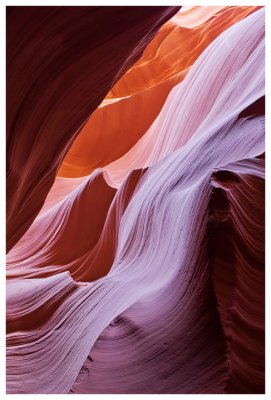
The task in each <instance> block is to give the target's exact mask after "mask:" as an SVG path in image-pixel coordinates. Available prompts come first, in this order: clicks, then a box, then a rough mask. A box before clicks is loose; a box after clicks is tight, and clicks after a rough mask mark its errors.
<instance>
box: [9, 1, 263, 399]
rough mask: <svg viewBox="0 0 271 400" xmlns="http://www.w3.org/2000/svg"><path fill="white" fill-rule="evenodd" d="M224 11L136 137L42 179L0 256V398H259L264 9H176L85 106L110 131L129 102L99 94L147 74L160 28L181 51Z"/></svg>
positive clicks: (162, 43) (261, 331) (163, 39)
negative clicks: (93, 105)
mask: <svg viewBox="0 0 271 400" xmlns="http://www.w3.org/2000/svg"><path fill="white" fill-rule="evenodd" d="M49 8H50V7H49ZM107 8H108V13H109V14H110V13H111V11H110V10H112V8H111V7H104V10H105V11H104V13H105V14H106V9H107ZM128 8H129V7H128ZM53 9H54V8H53ZM75 9H76V7H75ZM158 9H159V11H158ZM95 10H96V9H95ZM98 10H100V9H98ZM161 10H163V12H166V11H165V10H166V9H165V8H157V12H158V14H159V13H161V12H162V11H161ZM93 11H94V8H93ZM96 12H97V13H98V15H99V12H100V11H99V12H98V11H96ZM146 12H147V11H146ZM163 12H162V14H163ZM174 12H175V14H176V10H175V9H174ZM167 13H173V10H172V9H170V11H169V10H168V9H167ZM223 13H224V16H225V21H228V22H227V23H228V24H229V27H228V29H226V28H225V29H222V31H221V33H220V34H219V35H218V34H215V35H214V37H213V39H212V40H211V41H210V43H209V44H208V45H207V46H206V48H205V50H203V51H201V52H199V53H198V54H197V56H196V59H195V60H194V61H193V64H192V65H191V67H190V68H189V71H188V73H187V74H186V75H185V76H184V77H183V80H182V81H181V82H179V83H178V84H177V85H176V86H175V87H174V88H173V89H172V90H171V91H170V94H169V96H168V97H167V99H166V100H165V101H164V100H163V103H164V104H163V105H162V109H161V112H160V113H159V115H158V116H157V118H156V119H155V121H154V122H153V123H152V125H151V126H150V128H149V129H147V130H146V132H144V133H143V136H142V137H141V139H140V140H139V141H138V142H137V143H136V144H135V145H133V147H132V148H131V149H128V151H127V150H124V152H125V154H124V155H123V156H122V157H121V158H119V159H117V160H115V161H114V162H112V163H111V164H109V165H107V166H105V167H103V168H100V167H99V166H96V167H93V168H94V170H93V171H91V172H90V173H88V174H87V176H79V177H72V178H67V177H57V178H56V179H55V181H54V185H53V186H52V188H51V190H50V191H49V194H48V196H47V198H46V201H45V203H44V204H43V207H41V205H40V207H39V210H38V211H37V216H36V218H35V220H34V222H33V223H32V225H31V227H30V228H29V229H27V231H26V233H25V234H24V235H22V236H21V237H20V239H19V240H18V241H17V243H16V244H15V245H14V246H13V248H12V249H11V250H10V251H9V253H8V255H7V346H6V351H7V356H6V362H7V373H6V377H7V393H10V394H12V393H21V394H22V393H25V394H45V393H46V394H53V393H54V394H60V393H74V394H77V393H78V394H94V393H97V394H112V393H114V394H125V393H126V394H135V393H138V394H142V393H146V394H151V393H152V394H153V393H154V394H177V393H179V394H192V393H193V394H207V393H210V394H226V393H264V390H265V389H264V387H265V370H264V368H265V348H264V346H265V343H264V340H265V298H264V290H265V271H264V267H265V254H264V253H265V251H264V241H265V237H264V225H265V221H264V217H265V212H264V210H265V204H264V195H265V190H264V181H265V173H264V171H265V165H264V163H265V97H264V95H265V84H264V78H265V75H264V68H265V64H264V61H265V60H264V54H265V53H264V24H265V18H264V8H258V7H257V8H254V9H253V10H252V8H251V7H241V8H240V7H228V8H225V7H223V8H219V7H210V8H209V7H204V8H195V7H192V8H191V7H186V8H182V12H181V13H178V14H176V15H175V17H174V18H173V20H171V21H170V23H169V24H166V25H164V27H163V28H162V30H161V31H160V32H159V34H158V35H157V36H155V38H154V39H153V42H151V45H150V46H149V47H147V49H146V52H145V53H144V55H143V57H142V59H141V60H139V61H138V62H137V64H135V65H134V68H132V69H130V70H128V71H127V72H126V74H125V75H123V78H121V79H120V80H119V89H118V84H117V85H116V86H115V87H114V88H113V90H112V91H111V92H109V94H108V96H107V98H106V100H105V102H107V103H104V104H103V105H102V107H100V108H99V109H98V110H100V109H103V108H104V110H105V111H104V116H105V115H107V114H106V113H108V118H109V120H108V121H110V112H111V111H112V110H113V106H114V105H116V107H117V105H118V104H121V102H123V104H126V106H127V107H128V108H129V107H130V106H131V104H132V103H129V102H128V100H127V102H126V100H125V99H124V98H123V99H121V100H117V99H116V97H115V98H114V96H115V95H116V93H117V90H123V91H125V90H128V89H129V85H128V84H127V85H125V84H124V82H129V79H130V77H129V76H131V75H132V74H134V75H135V76H137V75H136V74H137V72H138V73H140V71H141V69H143V67H144V66H143V64H144V57H145V62H146V69H148V68H150V71H151V68H154V66H153V67H151V65H152V64H153V62H154V61H153V60H154V59H155V57H154V54H155V48H156V47H155V46H157V43H161V46H160V47H161V51H162V47H163V45H164V44H165V43H166V42H167V39H168V38H169V37H170V35H167V32H168V29H169V27H170V26H173V24H175V25H174V26H175V28H174V31H173V32H177V31H178V29H179V28H176V27H177V25H178V26H179V25H180V24H181V23H180V21H183V22H182V23H183V25H184V27H185V29H186V30H187V37H188V39H187V40H188V41H189V35H190V34H191V35H193V32H192V31H193V30H194V29H203V27H205V28H206V32H207V31H208V27H209V28H210V26H213V28H214V26H216V25H212V24H216V23H217V24H218V25H219V26H220V27H221V25H220V22H221V20H220V17H219V16H221V15H223ZM242 13H244V14H242ZM241 14H242V15H243V17H241V18H239V17H240V15H241ZM248 14H249V15H248ZM226 16H228V20H227V18H226ZM122 17H124V16H120V17H119V18H120V20H121V21H122ZM135 18H136V16H135ZM150 18H151V19H152V18H153V20H155V16H154V14H152V16H150ZM159 18H161V14H159V17H158V16H157V15H156V20H157V21H158V20H159V21H161V19H159ZM162 18H165V19H166V17H165V15H164V14H163V17H162ZM143 19H144V18H143ZM219 21H220V22H219ZM230 21H231V22H230ZM142 23H143V22H142ZM159 23H160V22H159ZM225 23H226V22H225ZM127 24H128V22H127ZM139 25H140V26H141V24H140V23H139ZM143 25H144V24H143ZM154 25H155V26H156V24H154ZM103 26H104V25H103ZM144 26H145V25H144ZM145 27H146V26H145ZM188 27H189V28H188ZM192 28H193V29H192ZM205 28H204V29H205ZM61 29H63V27H61ZM78 29H79V28H78ZM93 29H94V28H93ZM133 29H134V27H132V26H131V31H133ZM142 29H143V28H142ZM191 30H192V31H191ZM79 31H80V29H79ZM106 32H107V34H108V36H109V37H110V32H109V30H108V31H107V30H106ZM140 32H141V33H142V30H141V28H140ZM162 34H163V35H164V36H163V38H162ZM123 40H124V39H123ZM175 40H176V39H175ZM143 41H144V43H145V44H146V42H145V39H143ZM159 41H161V42H159ZM191 43H192V42H190V46H192V45H191ZM105 44H106V42H105ZM152 44H153V47H152ZM168 44H169V46H166V48H164V50H163V51H164V52H165V53H164V54H165V55H166V54H167V52H168V53H170V49H171V45H172V44H171V42H170V41H169V42H168ZM111 45H112V43H111ZM144 46H145V45H144ZM177 47H178V46H177ZM133 49H134V48H133ZM126 50H127V49H126ZM133 51H134V50H133ZM133 51H132V52H131V54H132V55H131V57H132V58H133V56H134V52H133ZM125 54H126V56H127V54H128V53H125ZM126 56H125V57H126ZM158 59H159V57H158ZM169 59H170V55H169ZM126 63H128V61H126ZM125 65H126V64H125ZM176 65H177V64H176ZM126 66H127V65H126ZM127 68H128V66H127ZM176 68H177V67H176ZM180 68H181V67H180ZM105 69H106V66H105ZM109 70H110V68H109ZM120 70H121V69H120ZM121 71H122V70H121ZM153 71H154V77H156V75H155V73H156V72H155V68H154V69H153ZM122 72H124V71H122ZM179 72H180V74H182V69H180V70H179ZM173 73H174V72H173ZM165 74H166V72H165ZM124 78H125V79H124ZM155 79H156V78H155ZM162 80H163V78H162ZM147 81H148V79H147V76H146V82H147ZM122 82H123V86H122ZM133 82H135V86H134V89H135V92H134V93H135V94H134V93H132V92H131V94H130V95H129V96H130V97H131V98H133V96H134V95H136V94H137V93H139V92H137V89H136V87H137V84H138V83H139V82H140V78H139V79H138V83H137V82H136V81H133ZM156 86H157V85H156ZM156 86H154V87H156ZM151 87H152V82H151V81H150V82H149V84H147V89H146V90H143V91H142V92H140V95H142V98H143V97H144V93H145V94H146V96H147V92H148V91H149V90H150V88H151ZM130 88H132V86H130ZM131 90H132V89H131ZM71 94H72V92H71ZM85 98H86V97H85V96H84V101H85ZM127 99H128V98H127ZM115 100H116V101H115ZM148 101H149V100H147V101H146V103H145V104H148ZM126 106H125V107H126ZM134 106H136V103H134V105H133V106H131V112H133V114H131V115H133V116H134V115H135V110H133V107H134ZM125 107H124V108H123V109H125ZM106 109H107V110H106ZM110 110H111V111H110ZM120 110H121V108H120V109H119V111H120ZM97 112H98V111H97ZM93 116H94V115H93ZM133 118H134V119H133V120H132V122H133V123H134V124H136V119H135V117H133ZM108 121H107V120H105V122H104V124H105V125H104V126H109V125H107V124H108V123H109V122H108ZM81 134H82V131H81V132H80V133H79V136H78V138H80V137H81ZM47 140H48V143H49V140H50V137H48V138H47ZM108 143H109V142H108ZM108 146H109V147H110V146H111V147H112V154H113V153H114V151H115V147H117V143H113V144H112V143H111V144H108ZM64 147H65V146H64ZM64 147H63V148H64ZM113 147H114V148H113ZM59 150H60V152H61V148H60V147H59ZM82 151H83V150H82ZM109 153H110V151H109ZM109 153H108V154H109ZM50 154H51V153H50ZM78 154H79V155H80V151H79V153H78ZM97 156H98V155H97ZM30 158H31V157H30V156H29V159H30ZM90 161H91V160H90ZM40 185H41V186H43V182H41V184H40ZM37 190H38V188H35V191H36V193H37ZM44 198H45V196H44Z"/></svg>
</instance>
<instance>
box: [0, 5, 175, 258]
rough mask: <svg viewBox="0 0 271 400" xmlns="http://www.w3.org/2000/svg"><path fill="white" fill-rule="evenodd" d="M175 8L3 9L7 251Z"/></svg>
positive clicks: (37, 7) (40, 205)
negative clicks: (72, 148) (81, 136)
mask: <svg viewBox="0 0 271 400" xmlns="http://www.w3.org/2000/svg"><path fill="white" fill-rule="evenodd" d="M179 9H180V7H72V6H68V7H52V6H50V7H39V6H36V7H8V9H7V251H9V250H10V249H11V248H12V247H13V246H14V245H15V244H16V242H17V241H18V240H19V239H20V238H21V237H22V235H23V234H24V233H25V232H26V230H27V229H28V228H29V226H30V225H31V223H32V222H33V220H34V219H35V217H36V216H37V214H38V212H39V211H40V209H41V207H42V205H43V203H44V200H45V197H46V196H47V194H48V191H49V190H50V188H51V186H52V185H53V182H54V179H55V176H56V173H57V170H58V168H59V166H60V164H61V162H62V160H63V158H64V156H65V154H66V152H67V151H68V149H69V147H70V146H71V144H72V142H73V140H74V139H75V137H76V135H77V134H78V132H79V131H80V129H81V128H82V127H83V126H84V124H85V123H86V121H87V120H88V118H89V117H90V115H91V114H92V112H93V111H94V110H95V109H96V108H97V107H98V106H99V104H100V103H101V101H102V100H103V98H104V97H105V96H106V94H107V93H108V91H109V90H110V89H111V87H112V86H113V85H114V84H115V83H116V82H117V80H118V79H119V78H120V77H121V75H122V74H124V73H125V71H126V70H127V69H128V68H129V67H130V66H131V65H132V64H133V63H134V62H135V61H137V59H138V58H139V57H140V56H141V54H142V52H143V50H144V49H145V47H146V46H147V44H148V43H149V42H150V40H151V39H152V38H153V36H154V35H155V34H156V33H157V32H158V30H159V28H160V27H161V26H162V25H163V24H164V23H165V22H166V21H167V20H168V19H170V18H171V17H172V16H173V15H174V14H175V13H176V12H177V11H178V10H179Z"/></svg>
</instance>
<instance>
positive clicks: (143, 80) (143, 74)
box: [58, 7, 258, 177]
mask: <svg viewBox="0 0 271 400" xmlns="http://www.w3.org/2000/svg"><path fill="white" fill-rule="evenodd" d="M257 8H258V7H193V8H192V9H189V10H188V11H185V12H182V10H183V8H181V11H180V12H179V13H178V14H176V15H175V17H174V18H173V19H171V20H170V21H169V22H167V23H166V24H165V25H163V26H162V28H161V29H160V31H159V33H158V34H157V35H156V36H155V38H154V39H153V40H152V41H151V42H150V44H149V45H148V46H147V48H146V49H145V51H144V53H143V55H142V57H141V58H140V59H139V60H138V61H137V62H136V63H135V64H134V65H133V66H132V67H131V68H130V69H129V70H128V71H127V72H126V74H124V75H123V76H122V78H121V79H120V80H119V81H118V82H117V84H116V85H115V86H114V87H113V88H112V89H111V91H110V92H109V93H108V94H107V96H106V98H105V100H104V101H103V102H102V103H101V104H100V106H99V107H98V108H97V110H96V111H95V112H94V113H93V115H92V116H91V118H90V119H89V120H88V122H87V123H86V125H85V126H84V127H83V129H82V130H81V131H80V133H79V134H78V136H77V138H76V140H75V141H74V143H73V145H72V146H71V148H70V149H69V151H68V153H67V155H66V157H65V158H64V160H63V163H62V164H61V167H60V169H59V171H58V176H61V177H80V176H86V175H88V174H90V173H91V172H92V171H93V170H94V169H95V168H101V167H105V166H106V165H107V164H110V163H111V162H113V161H115V160H116V159H118V158H120V157H121V156H123V155H124V154H125V153H126V152H127V151H128V150H130V149H131V147H133V146H134V145H135V144H136V142H138V140H139V139H140V138H141V137H142V136H143V135H144V134H145V133H146V131H147V130H148V128H149V127H150V126H151V124H152V123H153V121H154V120H155V118H156V117H157V115H158V114H159V112H160V111H161V109H162V107H163V104H164V102H165V100H166V98H167V96H168V94H169V92H170V90H171V89H172V88H173V87H174V86H176V85H177V84H178V83H179V82H181V81H182V80H183V78H184V77H185V75H186V74H187V72H188V71H189V68H190V67H191V65H193V63H194V62H195V61H196V59H197V58H198V56H199V55H200V54H201V53H202V52H203V50H204V49H205V48H206V47H207V46H208V45H209V44H210V43H211V42H212V41H213V40H214V39H215V38H216V37H217V36H218V35H219V34H220V33H222V32H223V31H224V30H226V29H227V28H229V27H230V26H231V25H233V24H234V23H236V22H238V21H239V20H241V19H243V18H245V17H246V16H247V15H249V14H251V13H252V12H254V11H255V10H256V9H257ZM133 118H135V119H136V123H135V124H133V123H132V124H131V120H132V119H133ZM116 141H117V146H116V145H115V144H116Z"/></svg>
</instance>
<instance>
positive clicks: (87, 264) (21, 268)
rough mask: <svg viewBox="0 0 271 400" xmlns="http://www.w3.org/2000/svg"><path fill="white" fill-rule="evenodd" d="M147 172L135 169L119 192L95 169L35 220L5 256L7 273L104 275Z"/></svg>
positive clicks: (13, 276) (83, 277)
mask: <svg viewBox="0 0 271 400" xmlns="http://www.w3.org/2000/svg"><path fill="white" fill-rule="evenodd" d="M143 174H144V171H141V170H137V171H133V172H132V173H131V174H129V176H128V177H127V179H126V180H125V182H124V183H123V185H122V187H121V188H120V189H119V190H118V191H117V193H116V189H113V188H112V187H110V186H108V185H107V183H106V182H105V180H104V178H103V174H102V171H101V170H96V171H95V172H94V173H93V174H92V175H90V177H89V178H88V179H87V180H85V181H84V182H83V183H81V185H80V186H79V187H78V188H76V189H75V190H74V191H73V192H71V193H70V194H69V195H68V196H67V197H66V198H65V199H64V200H62V201H59V202H57V203H56V204H55V206H54V207H52V208H50V210H48V211H47V212H44V213H42V214H41V215H40V216H39V217H38V218H37V219H36V220H35V222H34V223H33V224H32V226H31V227H30V228H29V230H28V231H27V233H26V234H25V235H24V236H23V238H22V239H21V240H20V241H19V242H18V243H17V245H16V246H15V247H14V248H13V249H12V250H11V251H10V252H9V254H8V256H7V278H8V279H16V278H18V277H20V278H22V277H24V278H28V277H41V276H50V275H52V274H55V273H58V272H61V271H69V272H70V273H71V275H72V277H73V278H74V279H76V280H77V281H93V280H95V279H98V278H100V277H102V276H103V275H105V274H106V273H107V272H108V271H109V269H110V267H111V265H112V263H113V260H114V256H115V250H116V243H117V239H118V228H119V223H120V220H121V217H122V215H123V213H124V211H125V209H126V207H127V205H128V203H129V201H130V199H131V197H132V195H133V193H134V191H135V190H136V187H137V185H138V184H139V182H140V179H141V178H142V176H143ZM70 244H72V247H71V246H70Z"/></svg>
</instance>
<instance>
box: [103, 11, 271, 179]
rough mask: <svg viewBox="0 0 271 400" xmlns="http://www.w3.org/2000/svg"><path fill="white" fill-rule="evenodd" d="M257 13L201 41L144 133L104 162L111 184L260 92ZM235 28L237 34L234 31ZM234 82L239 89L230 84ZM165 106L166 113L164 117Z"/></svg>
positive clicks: (261, 32)
mask: <svg viewBox="0 0 271 400" xmlns="http://www.w3.org/2000/svg"><path fill="white" fill-rule="evenodd" d="M262 13H263V10H259V11H257V12H255V13H253V14H252V15H251V16H249V17H247V18H245V19H244V20H242V21H240V23H238V24H235V25H233V26H232V27H231V28H229V29H228V30H227V31H225V32H224V33H222V34H221V35H220V36H219V37H218V38H217V39H216V40H214V41H213V42H212V43H211V45H210V46H209V47H207V49H206V50H205V51H204V52H203V53H202V54H201V56H200V57H199V58H198V59H197V61H196V62H195V63H194V64H193V66H192V67H191V69H190V71H189V73H188V75H187V77H186V79H185V80H184V81H183V82H181V83H180V84H178V85H177V86H176V87H175V88H173V89H172V91H171V93H170V95H169V96H168V98H167V100H166V102H165V104H164V107H163V109H162V111H161V113H160V114H159V116H158V117H157V118H156V120H155V121H154V123H153V124H152V126H151V127H150V129H149V130H148V131H147V132H146V134H145V135H144V136H143V137H142V138H141V139H140V140H139V141H138V142H137V143H136V145H135V146H134V147H133V148H132V149H131V150H130V151H129V152H128V153H126V154H125V155H124V156H123V157H121V158H120V159H118V160H116V161H115V162H113V163H111V164H110V165H108V166H106V167H105V168H104V171H105V174H106V177H107V180H108V182H110V184H111V185H113V186H115V187H118V185H119V184H120V183H121V181H122V179H123V178H124V177H125V176H126V174H127V173H128V172H129V171H130V170H132V169H134V168H142V167H148V166H150V165H152V164H155V163H156V162H157V161H159V160H160V159H161V158H163V157H165V156H166V155H167V154H169V153H170V152H172V151H174V150H176V149H177V148H178V147H180V146H183V145H184V144H185V143H186V142H187V141H188V140H189V139H190V138H191V137H192V135H194V134H199V132H201V131H202V130H204V129H205V126H206V125H208V124H210V125H214V124H216V121H218V122H220V121H223V120H225V119H226V118H228V116H229V115H231V113H232V112H236V109H238V108H239V110H240V112H241V111H242V109H243V107H246V105H247V104H250V102H254V101H255V100H257V99H258V98H259V97H261V96H262V94H263V92H264V68H263V63H264V26H263V25H262V24H259V22H260V20H261V15H262ZM252 21H255V23H256V24H257V29H254V30H253V32H251V31H250V30H249V29H248V26H251V23H252ZM241 30H242V31H243V33H244V35H243V36H242V35H240V34H239V33H238V31H239V32H240V31H241ZM258 59H259V60H258ZM218 65H219V66H220V68H218ZM248 79H249V80H254V83H253V85H248V84H247V81H248ZM236 84H238V85H239V87H240V91H238V90H236ZM199 93H200V95H199ZM176 96H178V98H179V101H178V102H177V101H176V100H175V99H176ZM169 110H170V111H171V115H172V118H168V112H169ZM176 124H178V134H177V135H176V134H175V129H176V128H175V126H176Z"/></svg>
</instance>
